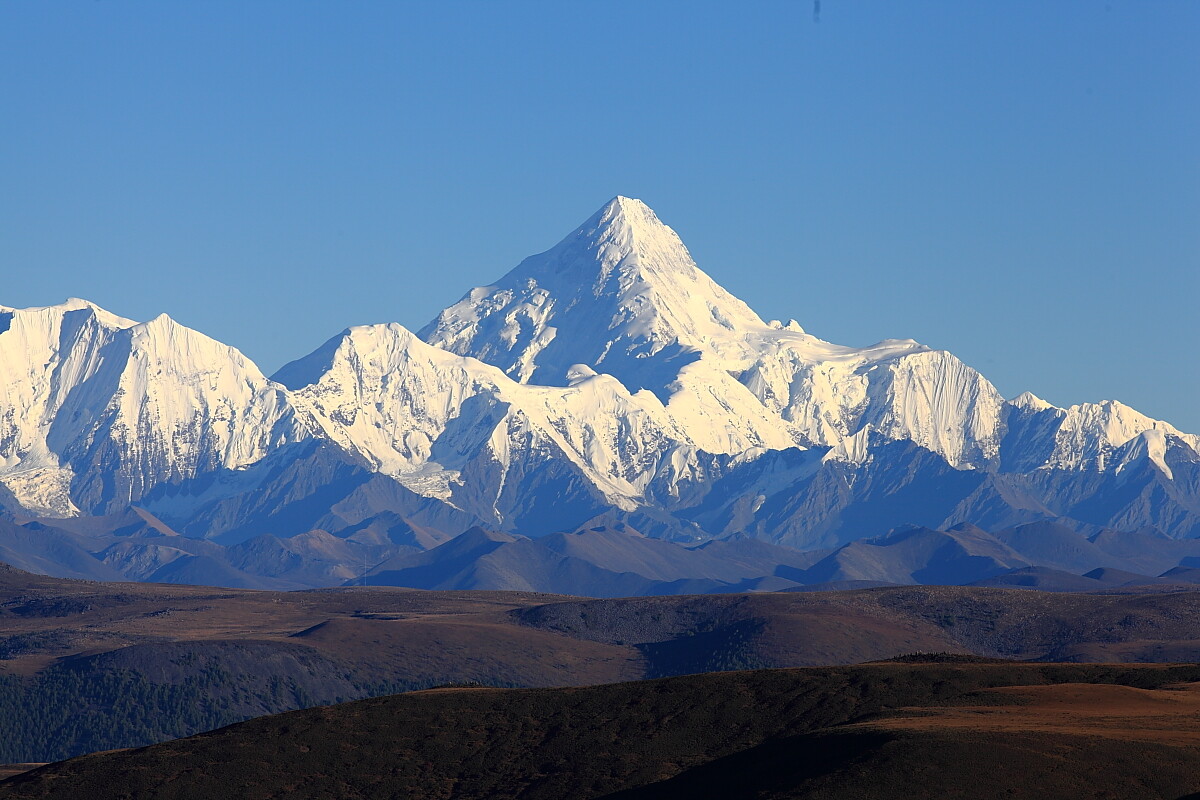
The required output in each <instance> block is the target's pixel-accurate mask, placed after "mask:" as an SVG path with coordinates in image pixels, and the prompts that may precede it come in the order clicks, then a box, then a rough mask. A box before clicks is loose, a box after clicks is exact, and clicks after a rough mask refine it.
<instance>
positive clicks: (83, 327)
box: [0, 197, 1200, 595]
mask: <svg viewBox="0 0 1200 800" xmlns="http://www.w3.org/2000/svg"><path fill="white" fill-rule="evenodd" d="M0 319H3V322H4V324H3V326H0V518H3V519H4V520H6V521H7V522H10V523H12V524H14V525H17V526H18V527H19V528H23V530H15V529H12V528H7V533H6V535H5V536H4V537H0V539H2V541H0V558H7V559H8V560H9V561H11V562H12V563H14V564H19V565H21V566H23V567H27V568H29V569H33V570H40V571H43V572H48V573H53V574H62V575H73V576H76V577H81V576H89V577H95V578H100V579H113V578H114V577H117V576H123V577H127V578H132V579H135V580H164V581H180V582H182V581H193V582H209V583H219V584H223V585H230V586H237V587H251V586H259V587H263V588H272V589H275V588H299V587H304V586H317V585H330V584H335V583H338V582H340V581H346V580H356V579H363V580H366V581H375V580H379V581H384V582H396V581H406V582H411V581H414V580H416V578H414V576H423V577H420V581H421V582H423V583H420V585H426V583H428V582H430V581H433V579H434V576H438V581H441V582H443V583H445V582H448V583H446V585H454V586H464V585H477V586H493V587H499V586H510V587H517V586H527V587H534V588H538V587H548V588H553V589H554V590H556V591H558V590H561V589H562V588H563V587H566V586H569V585H572V584H578V585H582V586H586V587H588V589H587V591H589V592H594V593H597V594H609V595H612V594H623V593H630V592H669V591H707V590H710V589H729V588H733V587H742V588H751V589H770V588H794V587H789V585H788V584H787V583H786V581H791V582H792V583H793V584H804V583H812V579H809V580H807V581H806V580H799V579H797V576H796V575H795V574H794V573H793V572H792V571H791V569H792V568H798V569H806V568H807V567H808V566H809V565H807V564H805V565H802V566H799V567H797V565H796V564H795V563H793V562H794V559H793V558H792V557H791V556H787V557H783V558H781V560H779V561H778V563H777V564H776V566H777V567H788V568H789V569H781V570H768V571H765V572H764V571H762V570H761V569H758V568H755V569H742V568H737V569H725V568H724V567H723V565H721V564H718V563H714V561H713V560H712V559H706V558H704V557H702V554H701V553H699V552H697V553H693V554H692V556H689V557H688V559H689V561H688V566H687V567H686V568H684V567H683V566H682V562H680V560H679V558H678V553H676V552H675V551H670V550H667V549H663V548H657V549H656V545H652V544H648V543H646V542H644V541H641V540H640V538H628V539H624V540H620V542H621V547H623V548H626V549H628V551H629V552H628V553H625V554H621V555H619V556H617V555H614V554H612V553H607V554H606V553H604V552H603V550H604V545H602V544H601V543H600V541H599V539H598V538H596V537H592V538H591V539H578V540H575V539H569V538H564V537H565V536H566V535H567V532H572V531H579V530H581V529H589V528H594V527H600V526H604V527H610V528H614V527H615V526H616V525H618V524H625V525H627V526H629V527H631V528H633V529H635V530H637V531H640V532H641V533H643V534H645V535H646V536H648V537H651V538H654V539H663V540H667V541H673V542H681V543H685V544H689V545H696V544H700V543H703V542H707V541H712V540H715V539H722V538H724V537H749V538H754V539H758V540H761V541H763V542H767V543H770V544H774V545H781V546H785V547H790V548H793V549H795V550H802V551H813V550H833V549H835V548H839V547H841V546H843V545H846V544H850V543H853V542H857V541H858V540H861V539H864V538H869V537H877V536H879V535H880V534H883V533H885V532H887V531H890V530H894V529H897V528H899V527H902V526H920V527H924V528H928V529H930V530H934V531H943V532H945V531H951V532H953V531H956V530H957V529H958V526H960V525H974V526H977V527H978V528H980V529H982V530H986V531H989V532H997V531H1003V530H1008V529H1015V528H1017V527H1018V526H1022V525H1026V524H1029V523H1046V524H1047V525H1055V524H1062V525H1063V526H1065V527H1066V528H1069V529H1071V530H1075V531H1079V532H1082V533H1086V534H1088V535H1092V534H1096V533H1097V532H1100V531H1113V532H1116V533H1114V534H1112V535H1117V536H1120V535H1132V534H1133V533H1136V532H1139V531H1148V530H1156V531H1159V532H1161V533H1162V534H1164V536H1165V537H1166V538H1168V539H1176V540H1185V539H1195V538H1197V537H1200V437H1197V436H1195V435H1192V434H1188V433H1184V432H1181V431H1179V430H1176V429H1175V428H1174V427H1172V426H1171V425H1170V424H1168V423H1167V422H1164V421H1161V420H1154V419H1151V418H1149V417H1147V416H1145V415H1143V414H1141V413H1139V412H1137V411H1136V410H1134V409H1132V408H1129V407H1128V406H1125V405H1122V404H1121V403H1118V402H1115V401H1104V402H1100V403H1083V404H1079V405H1074V406H1071V407H1069V408H1057V407H1054V406H1052V405H1050V404H1048V403H1046V402H1044V401H1042V400H1040V399H1039V398H1037V397H1036V396H1034V395H1032V394H1029V393H1025V394H1022V395H1021V396H1019V397H1017V398H1014V399H1012V400H1005V399H1004V398H1003V397H1001V396H1000V394H999V393H998V392H997V390H996V389H995V387H994V386H992V385H991V383H989V382H988V381H987V379H986V378H985V377H984V376H982V375H981V374H980V373H978V372H977V371H976V370H974V369H973V368H971V367H970V366H968V365H966V364H964V363H963V362H961V361H960V360H959V359H957V358H955V357H954V356H953V355H952V354H950V353H948V352H945V351H939V350H933V349H931V348H929V347H926V346H925V345H922V344H919V343H917V342H914V341H911V340H907V339H888V340H884V341H881V342H878V343H876V344H874V345H871V346H869V347H864V348H854V347H846V346H841V345H837V344H833V343H830V342H825V341H822V340H820V339H818V338H816V337H814V336H812V335H810V334H808V333H806V332H805V331H804V330H803V329H802V328H801V326H800V325H799V324H797V323H795V322H794V321H792V322H789V323H787V324H782V323H780V322H777V321H764V320H762V319H760V318H759V317H758V315H757V314H756V313H755V312H754V311H753V310H752V309H750V308H749V307H748V306H747V305H746V304H745V303H743V302H742V301H741V300H739V299H738V298H736V297H734V296H733V295H731V294H730V293H729V292H728V291H726V290H725V289H723V288H722V287H721V286H720V285H719V284H718V283H717V282H716V281H714V280H713V279H712V278H711V277H710V276H709V275H707V274H706V273H705V272H703V271H702V270H701V269H700V268H699V267H698V266H697V265H696V263H695V261H694V260H693V259H692V256H691V254H690V253H689V252H688V250H687V248H686V247H685V246H684V244H683V241H682V240H681V238H680V237H679V236H678V234H676V232H675V231H674V230H672V229H671V228H669V227H668V226H667V225H665V224H664V223H663V222H662V221H661V220H659V219H658V217H657V216H656V215H655V214H654V212H653V211H652V210H650V208H648V207H647V206H646V205H645V204H644V203H642V202H641V201H639V200H634V199H631V198H627V197H616V198H614V199H613V200H612V201H610V202H609V203H607V204H605V205H604V207H603V208H601V209H599V210H598V211H597V212H596V213H595V214H593V215H592V216H591V217H590V218H589V219H587V220H586V221H585V222H584V223H583V224H582V225H581V226H579V227H578V228H577V229H576V230H574V231H572V232H571V233H569V234H568V235H567V236H566V238H564V239H563V240H562V241H561V242H559V243H558V244H557V245H555V246H554V247H552V248H551V249H549V250H547V251H545V252H544V253H540V254H538V255H535V256H531V257H530V258H528V259H526V260H524V261H523V262H521V263H520V264H519V265H517V266H516V267H515V268H514V269H512V270H510V271H509V272H508V273H507V274H505V275H504V276H503V277H501V278H500V279H499V280H498V281H496V283H495V284H492V285H489V286H482V287H478V288H476V289H473V290H471V291H470V292H468V293H467V294H466V295H465V296H464V297H463V298H462V299H461V300H460V301H459V302H457V303H455V304H453V305H452V306H450V307H449V308H447V309H445V310H443V311H442V312H441V313H440V314H438V316H437V317H436V319H435V320H434V321H432V322H431V323H430V324H429V325H427V326H426V327H425V328H423V329H422V330H421V332H420V334H419V335H418V334H414V333H413V332H411V331H409V330H407V329H405V328H404V327H402V326H400V325H398V324H394V323H391V324H381V325H370V326H357V327H352V328H349V329H347V330H345V331H343V332H341V333H339V334H338V335H336V336H334V337H333V338H331V339H330V340H329V341H328V342H326V343H325V344H324V345H322V346H321V347H320V348H318V349H317V350H315V351H314V352H313V353H311V354H309V355H307V356H304V357H302V358H299V359H298V360H296V361H295V362H292V363H291V364H288V365H287V366H285V367H284V368H283V369H281V370H280V371H279V372H278V373H277V374H276V375H275V376H273V377H272V378H268V377H267V376H265V375H263V374H262V372H261V371H260V370H259V369H258V368H257V367H256V366H255V365H254V364H253V363H252V362H250V361H249V360H248V359H246V358H245V356H244V355H242V354H241V353H240V352H238V351H237V350H236V349H234V348H232V347H230V346H228V345H225V344H223V343H220V342H216V341H214V340H212V339H210V338H208V337H207V336H204V335H203V334H201V333H199V332H197V331H192V330H190V329H188V328H186V327H184V326H182V325H179V324H178V323H176V322H174V321H173V320H171V319H170V318H169V317H167V316H166V315H160V316H159V317H156V318H155V319H153V320H151V321H149V322H136V321H134V320H128V319H124V318H122V317H119V316H117V315H115V314H111V313H109V312H107V311H105V310H103V309H100V308H98V307H96V306H95V305H93V304H91V303H88V302H86V301H83V300H78V299H73V300H69V301H67V302H65V303H63V304H61V305H57V306H49V307H45V308H29V309H8V308H0ZM1065 368H1069V365H1067V366H1066V367H1065ZM129 515H140V516H143V517H144V518H145V520H147V521H146V522H145V524H146V526H148V527H147V530H148V531H152V532H153V533H154V534H155V535H156V536H161V537H164V538H162V539H161V540H156V541H134V539H135V538H136V539H148V538H150V537H149V534H148V533H147V534H146V535H142V534H139V535H138V536H136V537H134V536H129V535H123V534H120V533H118V532H117V531H118V529H119V528H120V526H116V527H113V526H106V524H105V523H103V522H100V523H94V524H93V523H86V522H84V523H79V524H76V523H60V522H58V520H63V519H73V520H81V519H87V518H91V517H95V518H99V519H102V520H103V519H109V518H122V517H127V516H129ZM151 519H152V520H153V521H149V520H151ZM31 520H38V521H40V522H41V523H42V524H43V525H45V526H46V527H47V529H53V530H45V531H43V532H42V533H40V534H39V533H36V532H35V534H34V535H32V536H30V535H27V533H28V532H29V531H30V530H32V529H30V528H28V527H26V525H25V523H28V522H29V521H31ZM474 528H482V529H486V530H490V531H499V532H502V533H503V534H505V535H508V536H511V537H514V538H516V539H518V540H519V541H515V542H506V543H504V546H503V547H501V548H499V549H498V550H497V551H496V552H494V553H492V552H489V553H488V554H486V562H481V563H480V564H478V565H475V566H472V567H468V566H466V565H463V566H461V567H460V568H458V569H456V570H453V571H451V572H447V571H446V570H445V569H443V567H445V565H442V567H438V568H434V566H433V565H432V562H425V561H421V562H420V563H417V562H413V563H409V562H408V561H407V560H406V559H408V558H409V557H411V556H412V555H413V551H421V550H430V549H432V548H434V547H436V546H438V545H440V544H442V543H444V542H445V541H446V540H448V539H450V538H453V537H455V536H458V535H460V534H463V533H464V532H465V531H468V530H471V529H474ZM63 531H65V532H66V534H68V535H66V536H64V535H63V534H62V532H63ZM89 531H90V533H89ZM97 532H98V533H99V535H100V537H101V538H102V539H103V538H104V537H107V538H106V539H104V543H103V546H102V547H99V548H97V547H93V545H94V544H95V538H94V537H93V541H92V542H87V541H82V540H80V538H79V537H80V536H85V535H92V534H96V533H97ZM172 534H179V536H176V537H174V538H171V537H172ZM1043 534H1045V535H1046V536H1047V537H1049V538H1045V539H1044V540H1043ZM122 536H124V539H123V540H122V538H121V537H122ZM544 536H550V537H551V541H548V542H547V543H545V544H543V545H537V546H535V545H532V544H529V543H527V541H526V540H528V539H533V538H538V537H544ZM296 537H303V538H301V539H296ZM329 537H333V538H336V539H340V540H344V541H343V543H341V544H339V543H337V542H333V541H331V540H330V538H329ZM1056 537H1058V532H1057V531H1052V530H1050V529H1046V530H1043V531H1041V532H1039V531H1029V530H1026V531H1024V533H1023V534H1022V537H1021V538H1020V539H1019V540H1013V541H999V542H984V541H982V540H980V539H978V537H975V538H974V539H971V541H967V539H970V538H971V536H969V535H968V534H966V533H963V532H961V531H960V532H957V533H953V536H951V538H953V539H955V543H954V544H947V543H946V542H945V541H944V537H943V542H942V545H944V546H942V545H937V544H935V543H934V541H933V539H931V538H930V537H928V536H924V535H921V536H917V535H909V536H908V537H907V539H906V541H907V544H904V545H903V547H907V548H908V551H907V555H905V556H904V558H902V559H900V561H904V562H905V563H899V562H897V561H895V559H892V560H891V561H889V562H888V563H887V564H886V565H884V566H883V567H881V568H879V569H873V568H871V569H869V568H868V565H867V564H866V563H865V562H864V561H863V558H864V557H865V556H864V554H865V553H867V552H869V550H863V551H862V552H860V553H857V554H856V553H854V552H847V553H843V554H842V555H839V556H838V559H839V561H838V562H837V565H831V564H827V565H824V566H823V567H822V570H823V571H824V572H825V573H827V576H826V579H827V580H829V581H834V582H836V581H841V580H874V581H892V582H904V581H950V582H959V583H962V582H966V581H971V580H986V579H988V578H990V577H994V575H995V572H996V570H998V569H1002V568H1024V567H1028V566H1038V567H1045V568H1050V569H1059V570H1062V571H1066V572H1072V573H1075V574H1081V573H1082V572H1086V571H1088V569H1094V568H1097V567H1105V568H1115V569H1124V570H1126V571H1129V572H1133V573H1137V574H1140V575H1151V576H1155V575H1158V574H1160V573H1161V572H1162V571H1165V570H1166V569H1171V568H1173V567H1176V566H1181V562H1180V561H1179V559H1174V560H1171V559H1169V558H1166V557H1165V556H1164V557H1162V558H1159V557H1158V556H1157V555H1154V553H1149V554H1146V553H1143V550H1142V547H1141V543H1140V542H1141V540H1136V541H1135V543H1133V544H1130V543H1125V544H1124V545H1120V544H1117V543H1108V544H1106V546H1107V547H1108V549H1107V550H1104V552H1103V555H1112V554H1114V553H1116V552H1117V551H1118V550H1120V549H1121V548H1122V547H1123V549H1124V552H1126V553H1127V559H1126V560H1118V561H1117V562H1115V563H1109V562H1108V561H1106V560H1104V559H1103V558H1102V557H1101V555H1102V554H1101V553H1099V552H1098V551H1097V549H1096V548H1092V547H1088V546H1086V545H1080V544H1077V543H1065V542H1063V541H1062V540H1061V537H1058V538H1056ZM935 538H936V537H935ZM168 539H170V541H168ZM182 539H189V540H205V541H206V542H212V543H217V544H220V545H222V546H227V547H237V548H238V549H237V550H235V551H233V552H225V551H222V550H214V549H212V548H209V547H205V546H204V545H203V544H189V543H187V542H184V541H182ZM613 541H617V540H613ZM872 546H874V545H872ZM888 546H889V547H892V548H893V550H892V552H893V553H898V552H899V550H898V549H895V548H902V543H901V542H900V541H895V542H892V543H891V544H890V545H888ZM1155 547H1156V548H1158V549H1161V548H1159V546H1158V545H1156V546H1155ZM1064 548H1065V549H1064ZM81 549H82V551H86V552H82V551H81ZM1101 549H1103V548H1101ZM101 550H103V551H104V552H103V553H101ZM526 550H527V551H529V552H528V553H525V552H524V551H526ZM952 551H953V552H957V553H958V555H957V556H953V557H952V555H951V553H952ZM1155 552H1157V550H1155ZM1014 553H1015V554H1016V555H1015V556H1014V555H1013V554H1014ZM88 554H90V555H92V556H95V557H96V560H97V561H99V562H101V564H100V565H99V566H97V565H95V564H92V563H90V562H89V560H88ZM1143 555H1148V557H1147V558H1143ZM1186 555H1187V556H1196V557H1200V554H1196V553H1193V552H1189V553H1187V554H1186ZM923 558H925V559H926V560H928V561H930V563H928V564H925V563H921V562H922V559H923ZM1097 559H1100V560H1099V561H1098V560H1097ZM867 560H868V561H869V560H870V559H867ZM909 562H911V563H909ZM385 564H386V566H385ZM1087 564H1090V565H1091V566H1089V567H1087V569H1084V565H1087ZM1159 567H1161V569H1160V568H1159ZM414 569H416V570H418V571H417V572H413V570H414ZM439 570H440V571H439ZM368 573H369V574H370V575H369V576H368ZM851 573H856V574H858V577H852V576H851ZM868 574H869V575H870V576H871V577H869V578H868V577H866V576H867V575H868ZM815 575H816V573H814V576H815ZM364 576H368V577H364ZM434 582H435V583H436V581H434Z"/></svg>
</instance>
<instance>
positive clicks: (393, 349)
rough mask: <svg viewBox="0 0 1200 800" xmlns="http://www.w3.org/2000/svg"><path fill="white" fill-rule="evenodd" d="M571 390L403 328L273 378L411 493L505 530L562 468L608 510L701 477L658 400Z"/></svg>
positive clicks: (615, 390) (381, 330)
mask: <svg viewBox="0 0 1200 800" xmlns="http://www.w3.org/2000/svg"><path fill="white" fill-rule="evenodd" d="M570 376H571V378H570V385H569V386H565V387H544V386H532V385H525V384H519V383H517V382H516V381H514V380H512V379H511V378H509V377H508V376H507V375H505V374H504V373H503V372H501V371H500V370H499V369H497V368H496V367H493V366H489V365H487V364H484V363H483V362H481V361H478V360H476V359H474V358H469V357H463V356H457V355H454V354H453V353H449V352H447V351H445V350H441V349H439V348H436V347H433V346H431V345H428V344H426V343H425V342H423V341H421V340H420V339H418V338H417V337H416V336H414V335H413V334H412V333H410V332H409V331H407V330H405V329H404V328H403V327H401V326H400V325H396V324H390V325H374V326H363V327H356V328H351V329H349V330H347V331H345V332H344V333H342V334H341V335H340V336H337V337H335V338H334V339H331V340H330V341H329V342H327V343H326V344H325V345H324V346H323V347H321V348H320V349H319V350H317V351H316V352H315V353H313V354H312V355H310V356H308V357H306V358H304V359H301V360H300V361H297V362H293V363H292V364H289V365H288V366H286V367H284V368H283V369H282V370H280V371H279V372H278V373H277V374H276V376H275V377H276V378H277V379H278V380H279V381H281V382H282V383H284V384H286V385H288V386H289V387H291V388H292V389H293V393H292V401H293V403H294V404H295V406H296V408H297V409H298V410H299V412H300V413H301V415H302V416H303V417H304V418H305V419H307V420H311V421H312V423H313V425H314V427H315V428H317V429H319V430H320V431H321V432H322V434H323V435H324V436H326V437H327V438H328V439H329V440H331V441H333V442H335V443H337V444H338V445H340V446H341V447H342V448H344V449H345V450H346V451H348V452H351V453H354V454H356V455H357V456H359V457H360V458H362V459H363V460H364V461H365V462H366V463H367V464H369V465H370V468H371V469H373V470H375V471H378V472H381V473H383V474H385V475H389V476H391V477H394V478H395V479H396V480H398V481H399V482H401V483H402V484H404V485H405V486H406V487H408V488H409V489H410V490H412V491H414V492H417V493H419V494H422V495H425V496H428V497H436V498H439V499H442V500H445V501H447V502H449V503H451V504H452V505H454V506H456V507H459V508H466V509H469V510H471V511H473V512H474V513H477V514H479V515H480V516H481V517H483V518H484V519H487V520H488V521H489V522H490V523H491V524H493V525H499V526H502V527H507V526H508V524H509V523H510V520H508V519H507V518H506V514H505V512H504V509H505V508H510V507H511V505H512V503H513V502H515V501H516V500H517V498H516V497H515V496H514V494H515V493H520V492H525V491H529V490H530V489H531V488H532V487H531V486H529V485H528V484H527V483H526V481H525V478H526V477H527V476H529V475H531V474H535V473H538V472H540V471H543V470H545V469H547V468H549V467H551V466H553V465H556V464H557V466H558V467H560V468H561V467H566V468H567V469H569V470H570V471H571V472H574V473H575V474H577V475H578V476H579V478H581V479H582V482H583V484H584V485H585V486H586V487H588V488H589V489H590V490H592V491H594V492H595V493H597V494H598V495H599V496H600V497H601V498H603V500H604V501H605V502H606V503H609V504H611V505H614V506H617V507H618V508H625V509H632V508H635V507H637V506H638V505H639V504H640V503H641V502H642V500H643V498H644V497H645V496H646V494H647V490H648V486H649V484H650V482H651V481H652V480H657V481H659V482H660V483H663V484H664V485H665V487H666V488H665V491H667V492H670V491H672V488H671V487H674V486H676V485H677V484H679V483H682V482H689V481H696V480H700V479H702V478H703V470H704V462H705V459H704V457H703V454H701V453H699V452H698V451H697V449H696V448H695V447H694V446H692V445H691V443H690V442H689V441H688V439H687V437H686V436H685V435H683V434H682V433H680V432H679V431H678V430H677V429H676V427H675V425H674V422H673V420H672V419H671V418H670V416H669V415H668V414H667V413H666V410H665V409H664V408H663V405H662V403H661V402H659V400H658V398H656V397H655V396H654V395H653V394H652V393H650V392H647V391H642V392H637V393H636V394H631V393H630V392H629V391H628V390H627V389H626V388H625V387H624V386H622V385H621V384H620V383H619V382H618V381H616V380H615V379H613V378H611V377H608V376H603V375H596V374H595V373H594V372H592V371H591V370H589V369H587V368H586V367H579V368H577V369H575V370H572V371H571V372H570Z"/></svg>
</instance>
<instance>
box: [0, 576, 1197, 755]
mask: <svg viewBox="0 0 1200 800" xmlns="http://www.w3.org/2000/svg"><path fill="white" fill-rule="evenodd" d="M1097 583H1100V582H1099V581H1097ZM1101 585H1103V584H1101ZM1165 588H1169V587H1142V588H1138V589H1136V590H1132V589H1130V590H1125V589H1108V590H1106V592H1105V593H1092V594H1055V593H1049V592H1041V591H1030V590H1014V589H996V588H973V587H933V586H906V587H888V588H878V589H858V590H853V591H827V592H810V593H770V594H762V593H758V594H727V595H694V596H682V597H680V596H663V597H633V598H618V599H586V598H573V597H563V596H560V595H545V594H534V593H517V592H478V591H477V592H452V591H436V592H431V591H413V590H403V589H390V588H374V587H371V588H366V587H362V588H347V589H337V590H323V591H314V592H257V591H248V590H236V589H213V588H211V587H201V586H164V585H153V584H142V583H126V584H113V583H93V582H85V581H71V580H62V579H55V578H47V577H42V576H33V575H28V574H26V573H22V572H20V571H18V570H11V569H4V568H0V763H5V762H29V761H39V762H40V761H52V760H58V759H62V758H67V757H69V756H72V755H78V754H82V753H87V752H93V751H97V750H108V749H113V748H118V747H137V746H142V745H147V744H152V743H154V742H160V741H164V740H167V739H174V738H179V737H181V736H187V735H191V734H194V733H199V732H201V731H204V730H210V729H212V728H215V727H219V726H221V725H227V724H229V723H233V722H238V721H241V720H244V719H247V718H250V717H254V716H259V715H263V714H271V713H278V712H281V711H288V710H291V709H296V708H303V707H306V706H312V705H318V704H329V703H336V702H343V701H347V700H355V699H359V698H363V697H371V696H378V695H382V694H392V693H395V692H400V691H405V690H410V689H424V688H427V687H430V686H436V685H440V684H445V683H452V682H472V681H473V682H477V683H480V684H483V685H488V686H503V687H518V686H520V687H549V686H578V685H589V684H601V683H610V682H616V681H628V680H638V679H642V678H657V677H666V676H671V675H681V674H686V673H695V672H707V671H713V670H730V669H758V668H772V667H800V666H816V665H832V664H848V663H858V662H863V661H870V660H876V659H883V658H890V657H893V656H896V655H898V654H902V653H911V652H916V651H925V652H941V651H949V652H956V653H967V654H974V655H978V656H987V657H1001V658H1012V659H1021V660H1040V661H1076V662H1138V661H1143V662H1144V661H1155V662H1170V661H1174V662H1192V661H1200V592H1194V591H1166V590H1164V589H1165Z"/></svg>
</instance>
